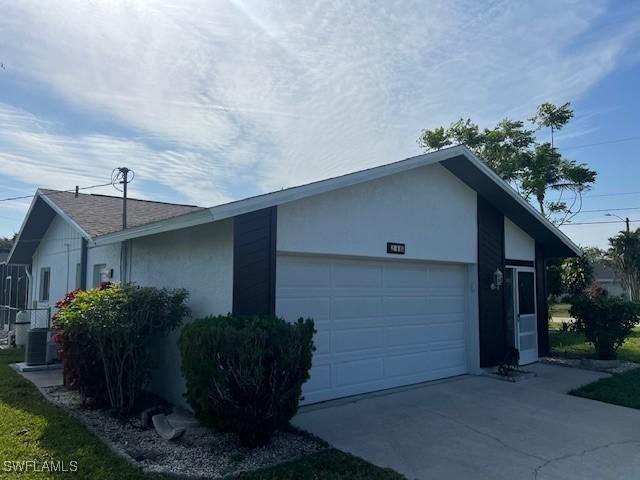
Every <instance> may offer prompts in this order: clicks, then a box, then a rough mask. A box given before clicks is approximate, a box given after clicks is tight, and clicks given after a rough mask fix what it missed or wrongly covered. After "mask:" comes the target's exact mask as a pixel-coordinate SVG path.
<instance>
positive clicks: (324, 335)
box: [313, 325, 331, 356]
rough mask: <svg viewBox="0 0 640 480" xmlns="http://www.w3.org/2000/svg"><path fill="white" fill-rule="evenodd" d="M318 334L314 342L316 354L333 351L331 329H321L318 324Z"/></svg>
mask: <svg viewBox="0 0 640 480" xmlns="http://www.w3.org/2000/svg"><path fill="white" fill-rule="evenodd" d="M316 331H317V332H316V334H315V336H314V337H313V343H314V345H315V347H316V351H315V352H314V356H318V355H324V354H329V353H331V331H330V330H329V329H326V330H325V329H321V328H318V325H316Z"/></svg>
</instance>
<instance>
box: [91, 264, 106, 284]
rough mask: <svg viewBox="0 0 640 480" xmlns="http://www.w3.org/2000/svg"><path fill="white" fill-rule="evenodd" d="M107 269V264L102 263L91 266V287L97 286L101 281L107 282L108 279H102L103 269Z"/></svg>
mask: <svg viewBox="0 0 640 480" xmlns="http://www.w3.org/2000/svg"><path fill="white" fill-rule="evenodd" d="M106 269H107V266H106V265H105V264H104V263H96V264H95V265H94V266H93V282H92V284H91V286H92V287H93V288H98V287H99V286H100V285H101V284H102V283H103V282H108V281H109V280H108V279H104V278H103V275H104V276H106V275H105V273H104V271H105V270H106Z"/></svg>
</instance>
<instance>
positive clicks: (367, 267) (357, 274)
mask: <svg viewBox="0 0 640 480" xmlns="http://www.w3.org/2000/svg"><path fill="white" fill-rule="evenodd" d="M332 284H333V286H334V287H337V288H341V287H351V288H353V287H360V288H363V287H367V288H370V287H381V286H382V266H380V265H377V264H362V263H361V262H350V261H344V262H341V263H334V264H333V283H332Z"/></svg>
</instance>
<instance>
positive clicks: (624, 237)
mask: <svg viewBox="0 0 640 480" xmlns="http://www.w3.org/2000/svg"><path fill="white" fill-rule="evenodd" d="M609 245H610V247H609V250H608V251H607V258H608V259H609V260H610V261H611V263H612V265H613V267H614V268H615V269H616V270H617V271H618V272H619V273H620V277H621V280H622V286H623V287H624V289H625V290H626V291H627V292H629V297H630V298H629V299H630V300H633V301H636V302H638V301H640V229H637V230H635V231H633V232H620V233H619V234H618V235H616V236H615V237H612V238H610V239H609Z"/></svg>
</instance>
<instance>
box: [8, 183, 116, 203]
mask: <svg viewBox="0 0 640 480" xmlns="http://www.w3.org/2000/svg"><path fill="white" fill-rule="evenodd" d="M109 185H111V182H109V183H101V184H99V185H89V186H88V187H78V190H88V189H90V188H98V187H107V186H109ZM42 190H47V189H46V188H44V189H42ZM75 191H76V189H75V188H72V189H70V190H61V191H59V192H51V193H47V194H46V195H47V196H48V197H49V196H51V195H57V194H60V193H73V192H75ZM33 197H35V194H31V195H22V196H19V197H9V198H0V202H9V201H12V200H23V199H25V198H33Z"/></svg>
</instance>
